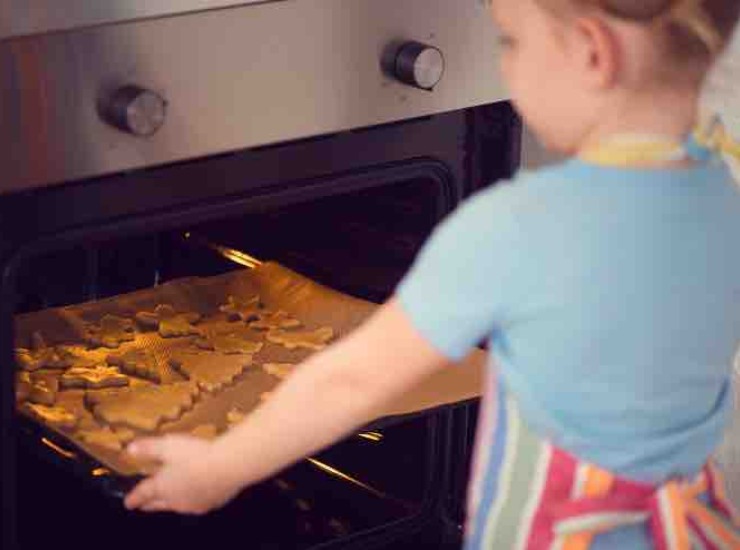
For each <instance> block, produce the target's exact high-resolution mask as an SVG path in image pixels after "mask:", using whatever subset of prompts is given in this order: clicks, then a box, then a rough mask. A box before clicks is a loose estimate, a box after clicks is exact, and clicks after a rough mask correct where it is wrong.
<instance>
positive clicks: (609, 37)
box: [575, 17, 622, 90]
mask: <svg viewBox="0 0 740 550" xmlns="http://www.w3.org/2000/svg"><path fill="white" fill-rule="evenodd" d="M575 33H576V35H577V36H576V41H577V43H578V47H577V53H576V55H577V56H578V59H577V62H578V63H579V65H580V68H581V70H582V74H583V76H584V78H585V81H586V84H587V85H589V86H590V87H592V88H593V89H599V90H606V89H609V88H611V87H612V86H614V84H615V83H616V81H617V78H618V74H619V70H620V66H621V63H622V59H621V51H620V48H619V41H618V40H617V37H616V35H615V34H614V32H613V31H612V29H611V28H609V26H608V25H607V24H606V23H605V22H604V21H603V20H601V19H599V18H597V17H581V18H578V19H577V20H576V21H575Z"/></svg>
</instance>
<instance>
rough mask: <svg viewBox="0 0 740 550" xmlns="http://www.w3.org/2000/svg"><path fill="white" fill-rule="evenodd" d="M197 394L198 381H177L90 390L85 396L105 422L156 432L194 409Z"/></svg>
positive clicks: (88, 403)
mask: <svg viewBox="0 0 740 550" xmlns="http://www.w3.org/2000/svg"><path fill="white" fill-rule="evenodd" d="M197 395H198V387H197V385H196V384H192V383H190V382H176V383H175V384H169V385H166V386H138V387H130V388H123V389H114V390H108V391H103V392H95V393H88V394H86V396H85V399H86V404H87V406H88V407H89V408H90V409H91V410H92V412H93V414H94V415H95V417H96V418H98V419H99V420H100V421H102V422H104V423H105V424H108V425H111V426H113V427H114V428H116V429H117V428H129V429H133V430H137V431H144V432H154V431H156V430H157V428H158V427H159V426H160V425H161V424H162V423H163V422H165V421H174V420H177V419H179V418H180V417H181V416H182V415H183V413H184V412H185V411H187V410H189V409H191V408H192V407H193V405H194V404H195V399H196V397H197Z"/></svg>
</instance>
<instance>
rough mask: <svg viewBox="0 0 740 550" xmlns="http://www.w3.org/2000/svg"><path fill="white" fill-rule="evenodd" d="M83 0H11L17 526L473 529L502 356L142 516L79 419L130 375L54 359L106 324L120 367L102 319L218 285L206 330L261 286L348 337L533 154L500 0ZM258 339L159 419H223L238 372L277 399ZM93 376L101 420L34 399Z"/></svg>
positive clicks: (1, 235) (5, 285)
mask: <svg viewBox="0 0 740 550" xmlns="http://www.w3.org/2000/svg"><path fill="white" fill-rule="evenodd" d="M63 4H64V6H63V7H62V6H61V5H60V3H58V2H44V1H41V2H36V3H35V5H34V6H28V5H27V3H25V2H17V1H15V0H0V13H2V14H3V18H2V19H0V82H2V86H0V166H2V167H3V168H2V179H1V180H0V193H1V194H0V266H1V268H2V271H1V273H2V279H1V282H0V357H1V358H2V365H3V368H2V369H0V376H1V378H0V391H1V392H2V393H1V394H0V397H1V399H0V403H1V405H2V409H1V415H0V430H1V431H0V449H1V451H0V460H1V461H2V462H1V463H0V474H1V476H2V477H1V479H2V510H3V513H2V547H3V548H8V549H15V548H24V549H28V548H31V549H35V548H44V547H46V546H47V545H52V544H54V545H57V544H59V543H62V544H64V545H67V544H75V545H76V546H78V547H82V548H88V547H89V548H93V547H98V546H99V545H100V544H105V545H106V546H107V547H114V548H131V547H132V546H133V545H144V546H146V547H148V546H153V545H154V544H168V545H171V546H174V547H182V548H202V547H203V546H204V545H214V544H215V545H224V546H225V545H226V544H235V543H236V544H243V545H245V546H248V547H250V548H265V549H270V548H281V549H284V548H285V549H289V548H296V549H298V548H325V547H327V548H328V547H332V548H333V547H337V548H380V547H384V548H393V547H400V546H401V545H403V546H405V547H408V546H409V545H412V547H421V546H424V545H426V546H429V547H434V548H441V547H444V546H445V545H446V544H448V545H450V546H451V547H454V546H455V544H458V543H459V537H460V532H461V527H460V526H461V524H462V514H463V512H462V509H463V505H462V502H463V499H464V497H463V495H464V485H465V479H466V477H467V462H468V457H469V454H470V443H471V434H472V431H473V424H474V416H475V414H474V407H475V400H476V396H477V392H478V382H479V379H480V376H481V372H482V370H483V369H484V368H485V364H484V360H483V359H482V354H473V355H471V358H469V360H468V361H467V362H466V366H465V365H464V366H463V368H462V369H461V370H459V371H453V370H450V371H449V372H447V373H444V374H442V375H441V376H442V377H441V378H440V379H437V380H430V381H428V382H427V383H425V384H422V386H420V387H419V388H417V389H416V390H414V391H412V392H410V394H409V395H407V396H405V397H404V398H403V399H401V400H400V401H399V402H396V403H391V404H389V405H388V408H387V409H385V410H384V411H382V412H381V413H379V414H378V416H377V418H376V419H375V420H374V421H373V422H371V423H370V424H369V425H368V426H366V427H365V428H364V429H363V430H362V431H360V432H359V433H358V434H356V435H354V436H352V437H350V438H348V439H347V440H345V441H343V442H342V443H340V444H338V445H336V446H334V447H332V448H330V449H328V450H326V451H324V452H323V453H321V454H319V455H317V456H315V457H311V458H310V459H308V460H305V461H303V462H301V463H299V464H297V465H296V466H294V467H292V468H290V469H288V470H287V471H285V472H283V473H281V474H280V475H278V476H276V477H275V478H273V479H270V480H268V481H266V482H264V483H262V484H260V485H258V486H256V487H253V488H250V489H248V490H247V491H245V493H244V494H243V495H241V496H240V497H239V498H237V499H236V500H235V501H234V502H233V503H232V504H230V505H228V506H227V507H226V508H225V509H223V510H221V511H219V512H216V513H214V514H211V515H209V516H207V517H203V518H184V517H176V516H169V515H166V516H143V515H138V514H131V513H128V512H125V511H124V510H123V509H122V506H121V497H122V495H123V494H124V493H125V491H126V490H127V489H128V488H130V487H131V485H132V484H133V483H134V482H135V481H136V479H137V474H136V473H135V472H133V473H132V472H125V471H124V470H125V468H123V467H121V468H118V467H116V464H117V463H116V462H115V460H113V462H111V460H107V459H106V456H108V455H106V454H105V453H97V452H95V445H94V444H93V446H92V447H90V446H86V445H84V444H80V440H79V439H78V438H77V435H79V433H78V431H79V430H80V429H81V428H80V426H81V424H80V423H79V422H88V423H90V422H93V423H96V422H99V421H102V420H101V418H100V416H98V412H99V409H98V408H97V406H98V405H97V404H98V401H97V399H98V398H97V397H95V395H97V394H98V393H99V392H110V393H115V391H121V390H116V389H112V390H109V389H97V388H95V387H92V386H86V387H84V388H80V387H78V386H73V385H70V386H69V389H64V387H63V388H62V389H59V388H58V387H57V386H59V384H61V382H60V379H61V378H60V377H62V376H63V375H65V374H69V365H66V366H64V367H63V368H62V369H61V370H60V369H59V368H58V366H57V367H54V366H52V365H51V363H49V362H47V363H43V364H42V363H41V362H40V361H41V360H40V359H39V358H40V357H42V356H43V357H47V358H48V357H49V356H48V355H45V354H46V353H47V352H49V353H51V351H52V350H56V349H59V350H61V349H63V348H64V349H66V347H67V346H82V347H83V348H84V349H83V351H82V352H81V353H83V354H85V353H88V352H90V353H92V351H95V352H96V353H97V351H96V350H92V348H95V347H96V346H97V345H101V346H103V350H102V351H103V352H104V354H105V355H106V358H105V359H100V361H103V362H104V363H106V365H109V364H112V363H109V361H112V360H111V359H110V357H111V356H113V355H115V354H116V353H117V350H116V349H111V350H106V349H104V348H105V346H106V345H107V344H105V345H104V344H100V343H98V344H96V345H93V344H92V343H91V340H90V339H89V335H90V334H92V333H95V334H98V333H97V332H95V331H97V330H99V329H100V327H101V326H102V325H103V324H104V322H103V318H104V317H106V316H112V317H117V318H119V319H124V320H129V319H127V318H128V317H131V318H132V319H139V316H138V314H139V313H143V312H144V310H147V311H149V312H151V311H157V310H156V306H157V305H160V306H161V305H165V303H167V305H172V304H174V305H175V306H176V308H177V309H178V310H179V311H180V312H181V313H182V312H184V311H188V312H192V311H191V310H195V309H198V308H199V307H200V305H202V304H207V305H203V306H202V308H201V310H200V311H199V312H198V313H199V315H200V316H202V317H203V319H202V321H200V324H195V325H194V326H195V330H196V331H200V333H201V334H200V336H198V335H196V334H193V336H192V337H190V336H188V337H186V338H180V340H178V342H181V341H183V340H186V339H192V340H193V341H195V340H197V339H198V338H200V337H201V336H202V335H203V331H206V332H207V331H208V330H210V329H209V328H208V327H209V326H211V325H210V323H211V321H212V320H213V319H216V318H217V317H218V316H219V315H221V314H222V313H223V311H224V310H223V305H224V304H226V303H227V301H228V300H230V299H231V298H233V297H234V296H231V294H230V293H237V292H241V291H242V290H240V289H250V290H244V292H254V290H253V289H254V288H259V289H261V290H260V294H264V295H265V296H266V298H265V299H266V300H273V301H274V304H275V306H274V308H275V309H278V308H283V307H284V308H285V309H286V310H288V313H290V314H293V313H295V316H296V317H299V318H300V321H302V322H304V323H305V324H306V325H307V326H309V325H310V326H314V327H319V326H322V327H323V325H330V326H332V327H333V329H334V331H335V333H338V335H341V334H342V332H343V331H346V330H350V329H351V327H352V326H355V325H356V324H357V323H359V322H361V319H362V318H364V316H366V315H368V314H370V312H371V311H372V309H373V308H374V307H375V304H378V303H381V302H382V301H383V300H384V299H386V298H387V297H388V296H389V295H390V294H391V293H392V291H393V289H394V286H395V285H396V284H397V282H398V281H399V280H400V278H401V277H402V276H403V274H404V273H405V271H406V270H407V269H408V267H409V265H410V264H411V262H412V261H413V258H414V256H415V254H416V253H417V251H418V250H419V248H420V246H421V245H422V243H423V242H424V240H425V238H426V237H427V236H428V235H429V233H430V231H431V229H432V228H433V227H434V225H435V224H436V223H437V222H438V221H439V220H440V219H441V218H443V217H444V216H445V215H446V214H448V213H449V212H451V211H452V210H453V209H454V208H455V207H456V205H457V204H459V202H460V201H461V200H462V199H463V198H464V197H466V196H467V195H469V194H470V193H472V192H474V191H475V190H476V189H478V188H481V187H483V186H485V185H488V184H489V183H491V182H494V181H496V180H498V179H500V178H504V177H507V176H509V175H511V174H512V173H513V171H514V170H515V169H516V168H517V166H518V163H519V159H520V150H519V149H520V147H519V144H520V141H521V140H520V138H521V130H520V122H519V120H518V118H517V117H516V115H515V114H514V112H513V111H512V109H511V107H510V106H509V104H508V103H507V102H506V101H505V99H506V96H505V92H504V91H503V89H502V86H501V83H500V79H499V78H498V76H497V74H496V59H495V56H496V47H497V43H496V37H495V34H494V31H493V29H492V28H491V25H490V21H489V17H488V12H487V7H486V5H485V2H480V1H474V0H471V1H470V2H463V3H461V2H452V1H448V0H434V1H431V0H281V1H261V2H250V1H245V0H242V1H227V0H188V1H181V2H171V1H168V0H159V1H156V2H152V1H143V0H128V1H125V2H117V3H105V5H98V3H94V2H87V1H83V0H74V1H72V0H69V1H68V2H64V3H63ZM255 285H256V286H255ZM244 296H247V294H245V295H244ZM209 300H210V301H209ZM193 304H196V305H193ZM198 304H200V305H198ZM219 305H221V307H219ZM268 305H270V304H268ZM270 307H272V306H271V305H270ZM291 308H294V309H291ZM139 309H140V310H141V312H139V311H138V310H139ZM224 315H225V314H224ZM242 320H243V319H241V320H240V321H239V323H237V324H240V326H241V325H242V324H243V323H241V321H242ZM230 321H233V319H232V320H230ZM213 322H215V321H213ZM219 322H220V321H219ZM224 322H226V321H224ZM312 323H313V324H312ZM134 326H135V328H134ZM214 326H215V325H214ZM129 328H130V331H131V334H133V335H134V336H132V338H136V342H139V341H146V342H152V341H154V340H156V341H157V342H159V341H160V340H161V341H162V342H164V340H162V339H160V338H159V335H158V334H156V330H157V329H156V328H155V333H154V334H152V333H150V332H146V331H145V330H144V328H142V326H139V325H136V323H133V324H132V325H131V327H129ZM129 328H126V331H128V330H129ZM242 328H244V327H242ZM240 330H241V329H240ZM245 330H246V329H245ZM286 330H287V329H286ZM160 333H161V325H160ZM208 334H210V333H208ZM262 336H263V335H262V334H261V333H260V335H259V337H262ZM126 338H128V337H127V336H126V337H121V338H120V341H116V342H113V344H111V346H112V347H114V348H115V347H117V346H118V347H121V349H126V346H128V345H132V346H133V345H135V343H131V344H130V343H129V342H128V340H127V339H126ZM136 345H138V344H136ZM147 345H149V344H147ZM152 345H153V346H154V347H152V348H151V350H154V351H151V350H149V351H147V353H150V352H151V353H152V354H156V353H159V351H157V350H160V347H157V346H162V345H164V344H161V343H159V344H157V343H155V344H152ZM167 345H169V341H168V343H167ZM178 345H179V344H178ZM188 345H190V344H188ZM260 345H264V343H261V344H260ZM271 345H272V346H273V347H272V348H271V347H270V346H271ZM266 346H267V347H265V348H264V349H265V350H271V349H273V348H274V349H277V348H276V347H275V346H276V345H275V344H269V343H268V344H267V345H266ZM22 348H23V349H28V350H29V351H28V357H32V358H33V359H34V360H35V361H36V362H35V363H33V361H32V362H31V363H29V362H28V360H27V359H25V360H22V359H23V357H26V355H23V353H26V352H21V351H20V350H21V349H22ZM70 349H71V348H70ZM209 349H211V348H209ZM263 352H264V350H263ZM108 353H110V355H107V354H108ZM259 353H260V352H257V354H256V355H254V358H256V359H255V360H254V363H255V364H253V365H251V367H250V368H249V369H247V370H246V371H245V372H242V373H241V374H240V375H239V376H241V378H239V376H237V377H236V378H234V377H232V378H230V379H229V381H228V383H227V384H225V385H224V386H223V387H222V386H219V387H218V388H217V389H209V390H208V391H209V392H212V394H209V395H208V396H204V394H205V393H206V390H202V393H201V394H200V395H199V396H197V398H193V400H194V401H195V404H194V405H192V408H183V409H182V410H180V411H179V412H178V415H177V418H175V417H172V418H169V417H168V418H167V419H166V420H163V421H161V422H160V423H159V424H158V426H157V428H156V430H160V429H163V427H164V428H166V427H167V426H168V425H170V424H172V425H173V426H174V425H175V424H177V423H178V422H179V424H177V426H179V428H182V429H187V430H190V428H193V427H196V428H197V427H202V426H196V425H195V424H197V422H196V423H194V422H195V421H194V420H193V421H189V420H188V419H189V418H190V417H195V416H198V415H199V414H205V413H201V412H199V408H201V409H206V408H208V410H214V411H215V410H216V409H217V407H216V405H210V404H208V403H210V402H211V401H213V402H216V401H218V400H221V402H224V401H225V400H227V399H232V398H233V399H234V400H238V399H245V397H244V395H242V394H239V395H237V394H238V393H239V391H237V390H239V388H247V389H248V392H247V393H249V392H251V393H250V396H251V397H250V398H249V399H251V401H249V403H246V402H245V404H244V407H243V409H244V410H243V411H242V412H244V413H248V409H249V406H252V405H254V404H255V400H256V401H257V402H258V401H259V399H263V398H269V389H270V387H274V384H273V386H270V383H269V380H268V379H267V378H266V376H265V373H264V372H262V370H261V368H260V365H259V364H257V363H259V362H260V355H259ZM275 353H276V355H274V356H273V355H271V356H270V357H271V358H272V359H271V360H281V359H282V360H291V359H294V360H300V357H301V356H300V354H298V355H296V354H293V355H290V354H289V353H288V352H285V351H283V352H277V351H276V352H275ZM281 353H282V355H281ZM286 354H287V355H286ZM250 357H251V356H250ZM286 357H287V359H285V358H286ZM275 358H277V359H275ZM265 360H266V359H265ZM30 364H33V365H35V366H33V367H29V365H30ZM105 368H115V367H105ZM29 369H30V372H27V371H29ZM64 369H67V370H66V371H65V370H64ZM167 372H169V371H167ZM24 373H25V374H24ZM178 373H179V374H182V372H179V371H178V372H177V373H176V374H178ZM22 376H25V378H23V381H24V383H26V382H28V381H30V382H29V383H30V384H31V386H29V387H33V388H35V390H38V386H39V382H43V384H41V385H42V386H44V387H46V388H47V389H48V388H49V387H51V388H52V393H54V394H55V395H54V396H53V397H52V398H51V399H52V400H53V403H46V402H45V401H44V400H45V399H46V397H44V396H41V397H38V395H37V396H36V397H34V398H31V397H29V395H23V396H21V395H20V393H21V392H20V391H19V380H21V377H22ZM132 376H133V375H132ZM273 382H274V383H275V384H276V383H279V381H277V380H274V381H273ZM131 383H132V384H133V382H131ZM148 383H149V382H148V381H147V384H148ZM159 383H161V384H163V383H162V382H161V381H160V382H159ZM239 384H241V386H239ZM249 384H252V387H248V386H249ZM147 387H148V386H147ZM259 388H261V389H259ZM128 389H129V388H124V390H128ZM65 392H66V393H65ZM74 392H76V393H74ZM219 392H221V394H220V395H217V394H219ZM72 393H74V395H75V397H74V399H78V398H79V400H80V401H79V403H82V405H81V406H84V407H87V408H90V410H91V411H92V412H94V413H95V416H90V417H89V418H88V417H87V416H85V417H84V418H82V420H80V419H79V418H78V419H77V420H78V421H79V422H78V424H76V425H75V426H74V427H71V428H64V427H62V428H60V427H59V426H52V425H49V424H48V422H45V421H41V420H39V417H38V416H36V417H34V414H29V410H34V411H35V410H36V409H29V408H28V405H29V403H30V404H31V405H41V406H42V407H52V408H53V407H59V406H61V407H62V408H64V407H67V408H68V409H69V407H72V405H68V404H67V403H68V402H69V403H72V401H71V400H72V399H73V398H72V397H71V396H72ZM67 394H69V396H68V395H67ZM252 394H254V395H252ZM226 396H231V397H226ZM29 399H30V401H29ZM65 399H67V400H68V401H65ZM207 400H211V401H208V403H206V401H207ZM60 403H61V405H60ZM91 403H92V405H91ZM250 403H251V405H250ZM91 407H92V408H91ZM209 407H210V408H209ZM88 412H89V411H88ZM81 414H82V413H81ZM85 414H87V412H85ZM213 414H216V413H213ZM307 414H310V411H307ZM214 418H215V417H214ZM170 421H171V422H170ZM168 422H170V424H168ZM219 422H220V421H219ZM219 422H214V424H215V425H214V424H209V426H211V427H215V428H217V429H222V428H223V426H221V425H219ZM88 428H89V426H88ZM173 429H174V428H173ZM76 430H77V431H76ZM165 431H167V430H165ZM91 449H92V450H91Z"/></svg>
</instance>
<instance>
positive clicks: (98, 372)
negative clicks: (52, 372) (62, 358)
mask: <svg viewBox="0 0 740 550" xmlns="http://www.w3.org/2000/svg"><path fill="white" fill-rule="evenodd" d="M59 383H60V385H61V386H62V388H64V389H91V390H100V389H103V388H120V387H123V386H128V385H129V379H128V376H126V375H124V374H121V372H120V371H119V370H118V369H117V368H115V367H95V368H92V369H88V368H83V367H72V368H71V369H69V370H68V371H67V372H65V373H64V374H63V375H62V377H61V378H60V379H59Z"/></svg>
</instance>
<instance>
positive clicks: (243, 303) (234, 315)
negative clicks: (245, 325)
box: [218, 296, 265, 322]
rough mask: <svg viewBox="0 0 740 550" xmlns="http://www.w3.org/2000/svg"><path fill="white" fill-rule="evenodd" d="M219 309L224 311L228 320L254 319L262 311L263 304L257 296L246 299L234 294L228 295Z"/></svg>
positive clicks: (247, 320) (246, 320)
mask: <svg viewBox="0 0 740 550" xmlns="http://www.w3.org/2000/svg"><path fill="white" fill-rule="evenodd" d="M218 309H219V311H221V313H225V314H226V317H227V318H228V320H229V321H232V322H236V321H245V322H249V321H255V320H257V318H258V314H259V313H260V312H262V311H264V309H265V308H264V306H263V305H262V302H261V301H260V297H259V296H255V297H253V298H250V299H248V300H243V299H241V298H237V297H236V296H229V297H228V299H227V301H226V303H225V304H223V305H222V306H220V307H219V308H218Z"/></svg>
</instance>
